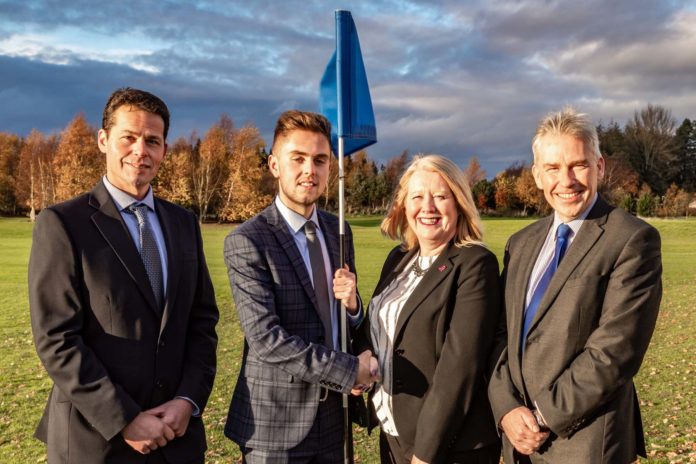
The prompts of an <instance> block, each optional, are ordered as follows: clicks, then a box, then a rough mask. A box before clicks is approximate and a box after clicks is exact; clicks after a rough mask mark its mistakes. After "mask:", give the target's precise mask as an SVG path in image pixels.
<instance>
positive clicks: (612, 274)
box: [489, 108, 662, 464]
mask: <svg viewBox="0 0 696 464" xmlns="http://www.w3.org/2000/svg"><path fill="white" fill-rule="evenodd" d="M532 150H533V152H534V165H533V167H532V173H533V175H534V179H535V181H536V184H537V186H538V187H539V188H540V189H542V190H543V192H544V196H545V197H546V200H547V201H548V203H549V204H550V205H551V207H552V208H553V209H554V214H553V215H552V216H550V217H547V218H545V219H542V220H540V221H537V222H535V223H534V224H532V225H530V226H528V227H526V228H524V229H523V230H521V231H520V232H518V233H516V234H514V235H513V236H512V237H510V240H509V241H508V244H507V247H506V250H505V269H504V271H503V279H504V284H505V307H506V313H507V329H508V334H507V342H508V345H507V349H506V350H505V351H504V352H503V354H502V355H501V357H500V359H499V361H498V364H497V366H496V369H495V372H494V375H493V378H492V380H491V382H490V385H489V396H490V400H491V405H492V408H493V412H494V416H495V418H496V421H497V423H498V425H499V426H500V428H501V429H502V431H503V433H504V440H503V447H504V452H503V454H504V458H505V462H507V463H508V464H510V463H513V462H534V463H541V462H544V463H564V464H565V463H593V464H594V463H617V464H624V463H629V462H633V461H634V460H635V459H636V457H637V455H641V456H645V443H644V438H643V428H642V423H641V418H640V411H639V407H638V399H637V396H636V391H635V387H634V384H633V377H634V376H635V375H636V373H637V372H638V369H639V368H640V365H641V362H642V360H643V356H644V354H645V351H646V350H647V348H648V344H649V342H650V338H651V336H652V333H653V330H654V328H655V321H656V319H657V314H658V309H659V306H660V299H661V296H662V283H661V275H662V265H661V255H660V236H659V234H658V232H657V231H656V230H655V229H654V228H653V227H651V226H650V225H648V224H646V223H645V222H643V221H642V220H640V219H637V218H635V217H633V216H631V215H630V214H627V213H626V212H624V211H622V210H620V209H617V208H613V207H612V206H609V205H608V204H607V203H606V202H605V201H604V200H603V199H602V198H601V197H600V196H599V195H598V194H597V183H598V182H599V181H600V180H601V179H602V177H603V175H604V159H603V158H602V156H601V154H600V152H599V143H598V139H597V132H596V130H595V127H594V126H593V125H592V122H591V121H590V119H589V117H587V115H585V114H581V113H578V112H576V111H575V110H574V109H572V108H566V109H564V110H563V111H561V112H558V113H551V114H549V115H548V116H547V117H546V118H545V119H543V120H542V121H541V123H540V125H539V127H538V128H537V132H536V135H535V136H534V140H533V144H532Z"/></svg>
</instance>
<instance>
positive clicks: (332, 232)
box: [317, 209, 343, 272]
mask: <svg viewBox="0 0 696 464" xmlns="http://www.w3.org/2000/svg"><path fill="white" fill-rule="evenodd" d="M317 217H318V218H319V227H321V232H322V233H323V234H324V241H325V242H326V249H327V250H328V252H329V259H330V260H331V263H330V267H331V269H332V271H333V272H336V270H337V269H339V268H340V267H341V266H342V264H343V263H341V259H340V253H339V246H340V244H339V235H338V223H337V222H336V221H334V220H331V217H329V216H327V215H325V214H324V212H323V211H319V209H317Z"/></svg>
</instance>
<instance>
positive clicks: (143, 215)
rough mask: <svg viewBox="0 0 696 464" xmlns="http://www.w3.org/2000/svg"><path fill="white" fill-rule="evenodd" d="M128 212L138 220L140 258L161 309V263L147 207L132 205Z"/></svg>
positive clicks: (162, 296)
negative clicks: (148, 218)
mask: <svg viewBox="0 0 696 464" xmlns="http://www.w3.org/2000/svg"><path fill="white" fill-rule="evenodd" d="M128 211H130V212H131V213H133V214H135V217H136V219H137V220H138V232H139V238H140V258H141V259H142V260H143V264H144V265H145V271H146V272H147V277H148V278H149V280H150V286H151V287H152V292H153V293H154V294H155V300H156V301H157V308H158V309H160V310H161V309H162V300H163V298H164V291H163V278H162V261H161V257H160V254H159V249H158V248H157V241H156V240H155V234H154V233H153V231H152V227H150V223H149V222H148V220H147V205H144V204H142V203H134V204H132V205H130V206H129V207H128Z"/></svg>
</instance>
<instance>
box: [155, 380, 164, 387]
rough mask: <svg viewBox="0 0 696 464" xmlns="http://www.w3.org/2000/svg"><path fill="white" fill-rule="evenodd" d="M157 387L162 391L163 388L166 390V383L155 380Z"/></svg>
mask: <svg viewBox="0 0 696 464" xmlns="http://www.w3.org/2000/svg"><path fill="white" fill-rule="evenodd" d="M155 387H157V388H159V389H160V390H161V389H162V388H164V382H162V380H160V379H157V380H155Z"/></svg>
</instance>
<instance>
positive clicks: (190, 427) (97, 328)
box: [29, 88, 218, 464]
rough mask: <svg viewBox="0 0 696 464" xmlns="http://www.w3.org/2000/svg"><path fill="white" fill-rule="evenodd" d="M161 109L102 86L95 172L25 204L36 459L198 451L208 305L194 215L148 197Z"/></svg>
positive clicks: (210, 330)
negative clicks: (30, 225) (64, 195)
mask: <svg viewBox="0 0 696 464" xmlns="http://www.w3.org/2000/svg"><path fill="white" fill-rule="evenodd" d="M168 127H169V111H168V109H167V106H166V105H165V104H164V102H163V101H162V100H160V99H159V98H158V97H156V96H155V95H152V94H150V93H148V92H144V91H141V90H136V89H131V88H124V89H119V90H117V91H116V92H114V93H113V94H112V95H111V97H110V98H109V101H108V102H107V104H106V107H105V108H104V114H103V120H102V129H101V130H100V131H99V135H98V145H99V149H100V151H101V152H103V153H104V154H105V155H106V175H105V176H104V177H103V178H102V180H101V181H100V182H99V183H98V184H97V185H96V186H95V187H94V189H93V190H92V191H91V192H89V193H85V194H83V195H80V196H78V197H76V198H73V199H72V200H69V201H66V202H64V203H60V204H57V205H54V206H51V207H50V208H47V209H45V210H44V211H42V213H41V214H40V215H39V216H38V219H37V222H36V225H35V227H34V239H33V245H32V251H31V259H30V262H29V302H30V311H31V322H32V329H33V334H34V343H35V345H36V351H37V353H38V355H39V358H40V359H41V362H42V363H43V364H44V366H45V368H46V370H47V372H48V375H49V376H50V377H51V379H52V380H53V383H54V385H53V389H52V390H51V394H50V397H49V400H48V404H47V406H46V409H45V411H44V414H43V417H42V418H41V421H40V423H39V426H38V429H37V431H36V436H37V438H39V439H41V440H42V441H44V442H46V443H47V445H48V461H49V463H79V464H84V463H102V462H129V463H131V462H141V463H145V462H148V463H161V462H166V463H194V462H196V463H202V462H203V461H204V452H205V449H206V441H205V430H204V427H203V422H202V420H201V414H202V412H203V408H204V407H205V405H206V402H207V400H208V396H209V395H210V391H211V389H212V386H213V379H214V377H215V349H216V346H217V336H216V333H215V325H216V323H217V320H218V310H217V307H216V304H215V295H214V293H213V287H212V284H211V282H210V277H209V274H208V269H207V266H206V263H205V258H204V256H203V244H202V242H201V234H200V229H199V227H198V224H197V221H196V218H195V216H194V215H193V214H192V213H190V212H188V211H186V210H184V209H182V208H180V207H178V206H176V205H173V204H171V203H169V202H166V201H164V200H161V199H159V198H155V197H154V196H153V194H152V189H151V187H150V182H151V181H152V179H153V178H154V177H155V175H156V174H157V170H158V168H159V166H160V163H161V162H162V159H163V158H164V155H165V153H166V150H167V144H166V136H167V130H168Z"/></svg>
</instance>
